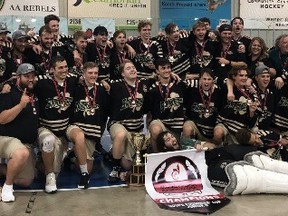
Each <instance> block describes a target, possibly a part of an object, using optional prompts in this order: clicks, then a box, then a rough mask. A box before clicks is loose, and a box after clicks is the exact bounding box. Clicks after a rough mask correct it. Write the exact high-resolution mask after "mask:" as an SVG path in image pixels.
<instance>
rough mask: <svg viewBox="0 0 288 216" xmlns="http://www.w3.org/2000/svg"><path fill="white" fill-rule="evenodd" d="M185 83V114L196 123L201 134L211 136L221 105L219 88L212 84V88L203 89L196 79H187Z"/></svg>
mask: <svg viewBox="0 0 288 216" xmlns="http://www.w3.org/2000/svg"><path fill="white" fill-rule="evenodd" d="M186 83H187V90H186V92H187V93H186V100H185V108H186V116H187V117H188V119H189V120H192V121H193V122H194V123H195V124H196V126H197V128H198V129H199V131H200V133H201V134H202V135H203V136H205V137H207V138H212V137H213V130H214V127H215V125H216V119H217V115H218V112H219V109H220V106H221V100H220V99H221V93H220V89H219V88H218V86H217V85H214V87H213V90H210V91H203V90H202V89H201V87H200V86H199V81H198V80H187V81H186Z"/></svg>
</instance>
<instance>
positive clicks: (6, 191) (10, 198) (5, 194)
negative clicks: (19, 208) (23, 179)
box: [1, 184, 15, 202]
mask: <svg viewBox="0 0 288 216" xmlns="http://www.w3.org/2000/svg"><path fill="white" fill-rule="evenodd" d="M13 191H14V190H13V187H7V186H5V184H4V186H3V188H2V192H1V199H2V201H3V202H14V201H15V196H14V195H13Z"/></svg>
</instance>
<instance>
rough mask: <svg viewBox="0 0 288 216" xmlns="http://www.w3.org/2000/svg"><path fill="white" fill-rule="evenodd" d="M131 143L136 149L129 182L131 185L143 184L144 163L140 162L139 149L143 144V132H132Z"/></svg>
mask: <svg viewBox="0 0 288 216" xmlns="http://www.w3.org/2000/svg"><path fill="white" fill-rule="evenodd" d="M131 136H132V145H133V148H134V149H135V151H136V156H135V159H134V164H133V165H132V172H131V175H130V181H129V184H130V185H132V186H143V185H144V184H145V164H144V163H142V162H141V153H140V152H141V150H142V148H143V146H144V144H145V134H142V133H132V134H131Z"/></svg>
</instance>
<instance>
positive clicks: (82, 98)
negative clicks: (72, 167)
mask: <svg viewBox="0 0 288 216" xmlns="http://www.w3.org/2000/svg"><path fill="white" fill-rule="evenodd" d="M74 104H75V106H74V113H73V116H72V117H71V124H73V125H77V126H78V127H79V128H81V129H82V130H83V131H84V134H85V136H86V137H87V138H89V139H93V140H96V141H99V140H100V138H101V135H102V132H103V131H104V127H103V126H104V125H105V124H106V119H107V115H108V107H109V104H108V93H107V91H106V90H105V88H104V87H103V86H101V85H99V84H98V83H95V85H94V86H93V87H91V88H88V87H87V86H86V85H83V84H78V85H77V87H76V92H75V96H74Z"/></svg>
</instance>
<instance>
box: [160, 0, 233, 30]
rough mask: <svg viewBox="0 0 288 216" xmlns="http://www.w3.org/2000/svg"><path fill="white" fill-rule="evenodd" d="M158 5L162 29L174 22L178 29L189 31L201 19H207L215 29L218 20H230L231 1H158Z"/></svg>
mask: <svg viewBox="0 0 288 216" xmlns="http://www.w3.org/2000/svg"><path fill="white" fill-rule="evenodd" d="M159 3H160V6H159V8H160V27H161V28H162V29H164V28H165V26H166V25H167V24H168V23H169V22H174V23H176V24H177V25H178V26H179V28H180V29H187V30H190V29H191V26H192V25H193V24H194V23H195V21H196V20H197V19H198V18H201V17H208V18H209V19H210V20H211V24H212V27H213V28H215V27H216V26H217V25H219V21H220V19H228V20H230V19H231V0H210V1H207V0H159Z"/></svg>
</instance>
